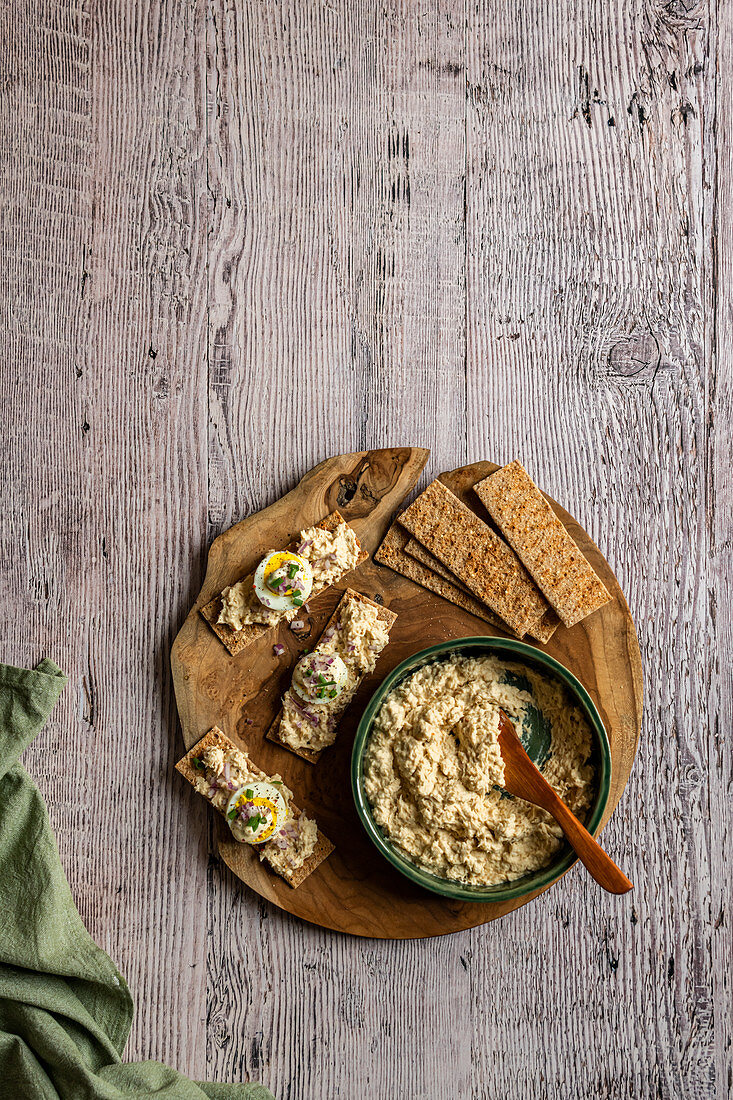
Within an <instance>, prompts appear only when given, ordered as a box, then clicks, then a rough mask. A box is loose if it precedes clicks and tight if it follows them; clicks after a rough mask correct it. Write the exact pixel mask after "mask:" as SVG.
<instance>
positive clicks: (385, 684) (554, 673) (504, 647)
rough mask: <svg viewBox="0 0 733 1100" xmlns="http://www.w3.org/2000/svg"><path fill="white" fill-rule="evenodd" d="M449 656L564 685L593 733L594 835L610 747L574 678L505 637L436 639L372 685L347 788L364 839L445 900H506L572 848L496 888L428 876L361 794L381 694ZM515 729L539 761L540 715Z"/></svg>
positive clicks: (564, 859) (549, 878) (557, 866)
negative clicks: (522, 668)
mask: <svg viewBox="0 0 733 1100" xmlns="http://www.w3.org/2000/svg"><path fill="white" fill-rule="evenodd" d="M454 654H459V655H461V656H464V657H482V656H486V655H491V656H494V657H503V658H505V659H506V660H507V661H511V662H513V663H516V664H524V665H531V666H532V668H534V669H535V670H536V671H538V672H541V673H543V674H544V675H546V676H551V677H554V678H555V679H557V680H559V681H561V682H562V684H564V685H565V688H566V690H567V691H568V693H569V695H570V696H571V698H572V699H574V700H575V701H576V702H577V704H578V705H579V706H580V708H581V710H582V711H583V714H584V715H585V717H586V719H587V721H588V724H589V726H590V728H591V733H592V735H593V751H592V755H591V764H592V765H593V769H594V772H595V795H594V798H593V802H592V804H591V809H590V814H589V818H588V820H587V821H586V827H587V828H588V830H589V831H590V832H591V833H593V834H594V835H595V833H596V831H597V829H598V826H599V824H600V821H601V818H602V816H603V811H604V809H605V808H606V802H607V801H608V792H609V787H610V783H611V750H610V748H609V745H608V738H607V736H606V731H605V729H604V728H603V722H602V721H601V718H600V715H599V714H598V711H597V710H596V708H595V705H594V703H593V700H592V699H591V697H590V695H589V694H588V692H587V691H586V690H585V688H584V687H583V685H582V684H581V683H580V681H579V680H578V679H576V677H575V676H573V674H572V672H569V671H568V669H566V668H565V666H564V665H561V664H560V662H559V661H556V660H555V658H554V657H550V656H549V655H548V654H547V653H543V652H542V650H540V649H535V648H534V646H531V645H527V643H526V642H519V641H514V640H512V639H510V638H487V637H480V638H457V639H455V640H454V641H450V642H442V643H441V644H440V645H433V646H430V647H429V648H428V649H422V650H420V652H419V653H415V654H414V655H413V656H412V657H408V659H407V660H406V661H403V662H402V664H401V665H398V666H397V668H396V669H394V671H393V672H391V673H390V674H389V676H387V677H386V678H385V679H384V680H383V681H382V683H381V684H380V686H379V687H378V688H377V690H376V691H375V693H374V695H373V696H372V697H371V699H370V700H369V703H368V705H367V707H366V709H365V711H364V714H363V715H362V718H361V721H360V722H359V727H358V729H357V731H356V738H355V740H354V749H353V753H352V756H351V786H352V790H353V794H354V801H355V802H356V809H357V812H358V814H359V817H360V818H361V821H362V824H363V826H364V828H365V829H366V831H367V833H368V835H369V837H370V839H371V840H372V842H373V843H374V845H375V846H376V848H377V849H378V850H379V851H380V852H381V854H382V855H383V856H384V858H385V859H386V860H388V862H389V863H391V864H392V866H393V867H396V868H397V870H398V871H401V872H402V874H403V875H405V876H406V878H408V879H410V881H411V882H414V883H417V885H418V886H422V887H424V888H425V889H426V890H431V891H432V892H433V893H434V894H442V895H443V896H444V897H447V898H460V899H461V900H462V901H489V902H499V901H508V900H510V899H511V898H519V897H523V896H524V895H525V894H531V893H533V892H534V891H535V890H541V889H542V887H543V886H548V885H549V884H550V883H551V882H554V880H555V879H556V878H558V877H559V876H560V875H562V874H563V873H564V872H565V871H567V869H568V868H569V867H571V866H572V864H573V863H574V862H575V861H576V858H577V857H576V856H575V853H574V852H573V851H572V849H571V848H570V847H569V846H568V845H563V846H562V847H561V848H560V849H559V851H558V852H557V855H556V856H555V858H554V859H553V861H552V862H551V863H549V864H547V866H545V867H542V868H540V870H539V871H533V872H532V873H531V874H528V875H523V876H522V878H518V879H513V880H512V881H511V882H504V883H498V884H497V885H496V886H469V885H466V884H465V883H461V882H453V881H451V880H449V879H444V878H440V877H439V876H437V875H433V874H431V873H430V872H429V871H426V870H424V869H423V868H422V867H418V866H417V865H416V864H415V863H412V862H411V861H410V860H409V859H407V857H406V856H404V855H402V853H401V852H400V851H399V849H398V848H396V847H395V846H393V845H392V843H391V842H390V841H389V840H388V839H387V838H386V837H385V836H384V834H383V833H382V831H381V830H380V829H379V827H378V826H377V824H376V822H375V821H374V818H373V817H372V811H371V807H370V805H369V802H368V801H367V797H366V794H365V793H364V752H365V749H366V746H367V743H368V741H369V737H370V735H371V731H372V724H373V722H374V718H375V716H376V714H377V712H378V711H379V708H380V707H381V705H382V701H383V700H384V697H385V695H386V694H387V692H388V691H390V690H391V689H392V688H393V687H394V686H395V684H398V683H400V681H402V680H404V679H405V678H406V677H407V676H409V675H410V674H411V673H413V672H414V671H415V670H416V669H418V668H422V667H423V666H424V665H427V664H432V663H433V662H435V661H441V660H445V659H446V658H447V657H450V656H453V655H454ZM519 732H520V733H521V737H522V742H523V744H524V747H525V749H526V750H527V752H528V753H529V755H530V756H531V757H532V759H533V760H534V761H535V763H540V764H541V763H542V760H543V759H544V756H545V755H546V754H547V746H548V740H549V730H548V728H547V726H546V723H545V722H544V720H543V718H542V715H539V714H538V713H537V712H535V716H534V717H533V720H531V721H530V722H529V723H528V725H525V727H524V728H523V729H522V730H521V731H519Z"/></svg>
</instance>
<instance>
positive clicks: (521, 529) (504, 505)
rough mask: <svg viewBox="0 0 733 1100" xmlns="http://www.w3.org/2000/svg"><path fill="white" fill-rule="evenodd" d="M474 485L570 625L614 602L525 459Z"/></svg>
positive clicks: (494, 517) (513, 545)
mask: <svg viewBox="0 0 733 1100" xmlns="http://www.w3.org/2000/svg"><path fill="white" fill-rule="evenodd" d="M474 489H475V490H476V493H477V495H478V497H479V499H480V500H481V502H482V504H484V506H485V507H486V508H487V510H488V512H489V514H490V515H491V517H492V519H493V520H494V522H495V523H496V525H497V526H498V527H499V529H500V530H501V533H502V534H503V535H504V537H505V538H506V540H507V542H509V544H510V545H511V546H512V548H513V549H514V551H515V552H516V553H517V554H518V556H519V557H520V558H521V560H522V562H523V563H524V565H525V566H526V567H527V569H528V570H529V572H530V573H531V575H532V577H533V578H534V580H535V582H536V583H537V585H538V587H539V588H540V589H541V591H542V592H543V593H544V595H545V596H546V597H547V599H548V600H549V602H550V603H551V604H552V606H553V608H554V609H555V611H556V612H557V614H558V615H559V616H560V618H561V619H562V621H563V622H564V624H565V626H574V625H575V623H578V622H580V620H581V619H585V618H586V617H587V616H588V615H591V614H592V613H593V612H594V611H597V610H598V608H599V607H603V605H604V604H606V603H608V601H609V600H610V599H611V594H610V592H609V591H608V589H607V588H606V586H605V585H604V584H603V582H602V581H601V579H600V577H598V575H597V574H596V572H595V570H594V569H593V567H592V566H591V564H590V562H589V561H588V559H587V558H586V557H585V555H584V554H583V552H582V551H581V550H580V549H579V548H578V546H577V545H576V543H575V542H574V541H573V539H572V538H571V537H570V535H569V534H568V531H567V530H566V528H565V526H564V525H563V523H562V522H561V521H560V520H559V519H558V517H557V516H556V515H555V513H554V512H553V510H552V508H551V507H550V505H549V504H548V503H547V501H546V500H545V497H544V496H543V495H542V493H541V492H540V490H539V489H538V488H537V486H536V485H535V483H534V482H533V481H532V479H531V477H530V476H529V474H528V473H527V471H526V470H525V469H524V467H523V466H522V465H521V463H519V462H516V461H515V462H510V463H509V465H508V466H503V467H502V468H501V469H500V470H498V471H497V472H496V473H495V474H491V475H490V476H489V477H487V478H484V480H483V481H480V482H479V483H478V484H477V485H475V486H474Z"/></svg>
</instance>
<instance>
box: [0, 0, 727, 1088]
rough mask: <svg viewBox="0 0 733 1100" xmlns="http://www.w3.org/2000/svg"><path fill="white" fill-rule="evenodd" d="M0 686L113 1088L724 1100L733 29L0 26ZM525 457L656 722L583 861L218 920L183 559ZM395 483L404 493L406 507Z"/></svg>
mask: <svg viewBox="0 0 733 1100" xmlns="http://www.w3.org/2000/svg"><path fill="white" fill-rule="evenodd" d="M1 17H2V34H1V35H0V63H1V66H2V80H1V81H0V129H1V133H2V169H1V171H2V187H1V189H0V202H1V203H2V222H1V228H2V239H1V245H0V306H1V309H2V314H1V317H0V332H1V334H2V337H1V339H2V356H3V362H2V376H1V377H2V383H1V387H2V388H1V391H0V393H1V397H2V402H1V403H0V423H1V424H2V433H3V438H4V456H3V490H4V507H3V509H2V516H1V519H0V524H1V530H2V562H3V570H2V629H1V637H2V653H0V657H1V658H2V659H3V660H7V661H14V662H16V663H23V664H27V663H30V662H33V661H35V660H37V659H38V658H40V657H41V656H43V655H48V656H51V657H53V658H55V659H56V660H57V661H58V662H59V663H60V664H61V665H62V666H63V667H64V668H65V669H66V670H67V671H68V672H69V675H70V683H69V686H68V688H67V690H66V692H65V693H64V696H63V699H62V703H61V705H60V706H59V707H58V709H57V711H56V713H55V715H54V718H53V721H52V723H51V724H50V725H49V727H48V728H47V730H46V731H45V732H44V734H43V736H42V737H41V738H39V740H38V741H37V743H36V744H35V745H34V746H33V747H32V749H31V750H30V751H29V752H28V753H27V754H26V762H27V766H28V767H29V769H30V771H31V772H32V774H33V775H34V776H35V777H36V778H37V779H38V782H39V784H40V786H41V789H42V791H43V793H44V794H45V796H46V798H47V800H48V803H49V809H50V813H51V818H52V822H53V825H54V827H55V829H56V831H57V834H58V838H59V845H60V848H61V855H62V859H63V862H64V865H65V867H66V870H67V872H68V875H69V878H70V881H71V885H72V889H73V892H74V896H75V898H76V899H77V902H78V905H79V908H80V910H81V913H82V915H83V917H84V919H85V921H86V922H87V924H88V927H89V929H90V930H91V932H92V934H93V935H94V936H95V937H96V939H97V940H98V941H99V942H100V943H101V944H102V945H103V946H104V947H105V948H106V949H107V950H108V951H109V952H110V953H111V954H112V955H113V957H114V958H115V959H116V961H117V962H118V963H119V965H120V967H121V969H122V970H123V972H124V973H125V974H126V975H128V977H129V979H130V983H131V985H132V988H133V990H134V992H135V994H136V1000H137V1007H138V1011H137V1019H136V1023H135V1027H134V1031H133V1035H132V1037H131V1040H130V1043H129V1046H128V1051H127V1055H128V1057H130V1058H131V1059H141V1058H157V1059H161V1060H166V1061H169V1062H170V1063H172V1064H174V1065H175V1066H177V1067H178V1068H179V1069H181V1070H183V1071H185V1072H188V1073H190V1074H192V1075H195V1076H198V1077H204V1076H206V1077H209V1078H212V1079H220V1080H226V1079H229V1080H239V1079H242V1078H249V1077H253V1078H259V1079H261V1080H263V1081H264V1082H265V1083H266V1084H268V1085H269V1086H270V1087H271V1088H273V1090H274V1091H275V1093H276V1094H277V1095H278V1097H281V1098H283V1100H284V1098H288V1097H289V1098H291V1100H327V1098H329V1100H330V1098H331V1097H344V1098H346V1100H361V1098H362V1097H371V1096H395V1097H406V1098H412V1097H424V1098H425V1100H443V1098H446V1100H447V1098H451V1100H452V1098H454V1097H460V1098H470V1100H493V1098H494V1097H497V1096H501V1097H504V1098H507V1100H520V1098H525V1097H549V1098H551V1100H567V1098H569V1097H582V1098H586V1097H587V1098H591V1097H593V1098H602V1097H608V1098H616V1097H633V1098H634V1100H638V1098H646V1097H655V1098H669V1097H680V1098H682V1097H685V1098H687V1097H695V1098H711V1100H712V1098H714V1097H715V1098H717V1097H723V1096H724V1095H726V1092H727V1090H728V1088H729V1086H730V1080H731V1072H732V1069H731V1046H730V1030H731V1022H730V997H731V991H730V967H731V924H732V921H733V914H731V909H730V879H729V875H730V863H731V858H730V848H731V839H732V838H731V820H732V816H733V815H732V813H731V799H730V793H731V789H730V788H731V767H732V764H731V728H732V726H733V713H732V708H731V677H730V667H729V665H730V653H731V641H732V639H731V614H730V592H729V578H730V575H731V566H732V565H733V563H732V562H731V557H732V551H731V503H732V500H731V498H732V496H733V485H732V477H731V470H732V468H733V462H732V458H733V456H732V454H731V451H732V450H733V448H732V446H731V437H732V432H731V418H732V416H733V407H732V405H733V400H732V399H733V392H732V391H733V387H732V382H731V328H732V326H733V316H732V314H731V309H730V294H731V262H732V259H733V240H732V232H733V231H732V229H731V219H730V208H731V181H732V179H733V165H732V163H731V149H733V116H732V113H731V94H730V93H731V87H730V82H729V80H728V79H727V76H728V74H729V73H730V71H731V63H732V62H733V56H732V55H733V36H732V24H733V12H732V11H731V6H730V5H726V4H723V3H721V4H719V5H716V3H715V2H714V0H711V2H710V3H707V4H706V3H694V0H690V2H674V3H664V4H662V3H651V2H650V0H633V2H632V0H618V2H615V0H611V3H610V4H608V3H601V2H600V0H598V2H596V3H590V2H588V0H577V2H573V0H541V2H539V3H530V2H529V0H524V2H520V3H516V2H515V0H496V2H494V3H485V2H482V0H479V2H478V3H475V4H474V3H472V4H469V3H464V2H462V0H435V2H433V3H429V2H427V0H421V2H418V0H401V2H400V0H392V2H389V3H384V4H372V3H369V2H365V0H351V2H348V3H347V2H345V0H321V2H318V0H290V2H277V0H250V2H248V3H247V2H245V0H233V2H231V0H230V2H227V3H223V2H220V0H210V2H208V3H207V2H206V0H190V2H188V3H182V2H181V0H156V2H148V0H145V2H143V0H139V2H137V3H136V2H133V0H120V2H115V0H106V2H104V0H88V2H87V0H73V2H72V0H33V2H31V0H10V2H6V3H5V4H4V5H3V7H2V15H1ZM403 443H411V444H414V445H420V446H427V447H430V448H432V457H431V461H430V464H429V467H428V471H427V473H435V472H436V471H439V470H442V469H449V468H451V467H454V466H456V465H459V464H461V463H464V462H467V461H472V460H474V459H478V458H490V459H493V460H495V461H498V462H502V461H505V460H508V459H510V458H512V457H514V456H519V457H521V458H522V459H523V460H524V461H525V463H526V465H527V466H528V467H529V469H530V470H531V471H532V472H533V473H534V475H535V476H536V478H537V480H538V481H539V482H540V484H542V485H543V487H544V488H545V489H546V490H547V491H548V492H549V493H551V494H552V495H553V496H554V497H556V498H557V499H559V500H560V501H562V502H563V503H564V504H565V505H566V506H567V507H568V509H569V510H570V511H571V512H572V513H573V514H574V515H575V516H577V517H578V519H579V521H580V522H581V523H582V524H583V525H584V526H585V527H586V528H587V529H588V531H589V532H590V533H591V535H592V536H593V538H594V539H595V540H596V541H597V542H598V544H599V545H600V546H601V548H602V549H603V550H604V552H605V554H606V556H607V557H608V559H609V561H610V562H611V564H612V565H613V567H614V568H615V570H616V571H617V573H618V576H619V579H620V581H621V583H622V585H623V587H624V589H625V591H626V594H627V597H628V599H629V603H630V605H631V608H632V611H633V613H634V616H635V618H636V621H637V625H638V630H639V636H640V641H641V645H642V652H643V656H644V661H645V676H646V709H645V725H644V729H643V734H642V742H641V748H640V753H639V756H638V760H637V765H636V769H635V772H634V774H633V776H632V780H631V784H630V786H629V788H628V790H627V792H626V794H625V796H624V798H623V800H622V802H621V805H620V807H619V810H618V811H617V813H616V815H615V817H614V819H613V821H612V823H611V825H610V826H609V828H608V829H607V831H606V832H605V834H604V839H605V842H606V844H607V846H608V847H609V849H610V851H611V852H612V854H613V855H614V857H615V858H617V859H618V861H619V862H620V863H621V864H622V866H623V867H624V869H625V870H626V871H627V872H628V873H629V875H630V877H631V878H632V879H633V881H634V882H635V883H636V890H635V891H634V893H633V894H632V895H630V896H629V897H628V898H626V899H623V900H618V899H615V898H608V897H605V896H602V895H601V893H600V892H599V890H598V889H597V888H596V887H595V886H594V884H593V883H592V882H590V881H589V880H588V879H587V877H586V876H585V875H584V873H583V872H582V870H579V869H577V868H576V869H575V870H573V871H572V872H571V873H570V874H569V875H568V876H567V877H566V878H565V880H564V881H563V882H562V883H561V884H560V885H559V886H558V887H557V888H555V889H554V890H552V891H550V892H548V893H547V894H545V895H544V896H542V897H541V898H540V899H538V900H537V901H536V902H534V903H533V904H532V905H530V906H528V907H526V908H524V909H522V910H520V911H518V912H516V913H514V914H512V915H510V916H508V917H507V918H505V919H504V920H501V921H498V922H496V923H494V924H492V925H489V926H486V927H482V928H478V929H475V930H473V931H470V932H465V933H460V934H456V935H454V936H451V937H448V938H445V939H438V940H426V941H422V942H402V943H389V942H377V941H364V940H356V939H349V938H346V937H342V936H339V935H333V934H328V933H326V932H323V931H321V930H319V929H316V928H313V927H311V926H308V925H305V924H302V923H299V922H298V921H297V920H294V919H291V918H288V917H285V916H284V915H283V914H282V913H280V912H279V911H277V910H275V909H272V908H270V907H269V905H268V904H266V903H264V902H262V901H260V899H259V898H257V897H255V896H253V895H252V894H250V893H248V892H247V891H246V889H245V888H244V887H243V886H242V884H241V883H239V882H238V880H236V879H234V878H233V877H232V876H231V875H230V874H229V873H228V871H227V870H226V868H225V867H224V866H223V865H222V864H221V863H220V861H219V860H218V858H217V857H216V856H215V855H214V852H215V849H214V847H213V843H212V821H211V817H210V815H208V814H207V813H206V811H205V807H203V806H202V805H201V804H199V803H197V802H196V801H195V798H194V796H193V795H192V794H189V793H188V792H187V791H186V790H184V789H183V786H182V784H181V783H180V782H178V781H177V780H176V777H175V776H174V774H173V772H172V765H173V762H174V760H175V759H176V758H177V757H178V756H179V755H180V753H181V749H182V743H181V739H180V733H179V730H178V727H177V719H176V713H175V706H174V702H173V698H172V692H171V681H170V672H169V649H170V643H171V640H172V638H173V637H174V635H175V633H176V631H177V629H178V627H179V625H180V622H181V619H182V616H183V614H184V613H185V611H186V609H187V608H188V607H189V605H190V603H191V601H192V598H193V596H194V595H195V593H196V592H197V591H198V589H199V587H200V582H201V575H202V567H203V562H204V560H205V553H206V548H207V545H208V543H209V542H210V540H211V539H212V538H213V537H214V536H215V535H216V534H218V533H219V532H220V531H222V530H223V529H224V528H225V527H226V526H228V525H229V524H231V523H232V522H233V521H235V520H237V519H239V518H241V517H242V516H244V515H246V514H247V513H248V512H250V511H252V510H255V509H259V508H261V507H262V506H264V505H265V504H267V503H269V502H271V501H272V500H274V499H275V498H276V497H277V496H279V495H280V494H282V493H283V492H284V491H285V490H286V489H288V488H289V487H290V486H291V485H292V484H293V483H294V482H295V481H296V480H297V478H298V477H299V476H300V475H301V474H302V473H303V472H304V471H305V470H306V469H308V468H309V467H310V466H312V465H314V464H315V463H316V462H317V461H318V460H320V459H322V458H324V457H326V456H328V455H329V454H332V453H338V452H343V451H347V450H359V449H361V448H364V447H367V446H385V445H391V444H403ZM423 483H424V479H423Z"/></svg>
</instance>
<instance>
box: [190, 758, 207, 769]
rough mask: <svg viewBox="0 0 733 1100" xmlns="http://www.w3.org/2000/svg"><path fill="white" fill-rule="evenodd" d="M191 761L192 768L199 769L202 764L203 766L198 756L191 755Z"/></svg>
mask: <svg viewBox="0 0 733 1100" xmlns="http://www.w3.org/2000/svg"><path fill="white" fill-rule="evenodd" d="M191 763H192V764H193V766H194V768H199V769H201V768H203V766H204V765H203V763H202V761H201V760H199V758H198V756H192V757H191Z"/></svg>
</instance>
